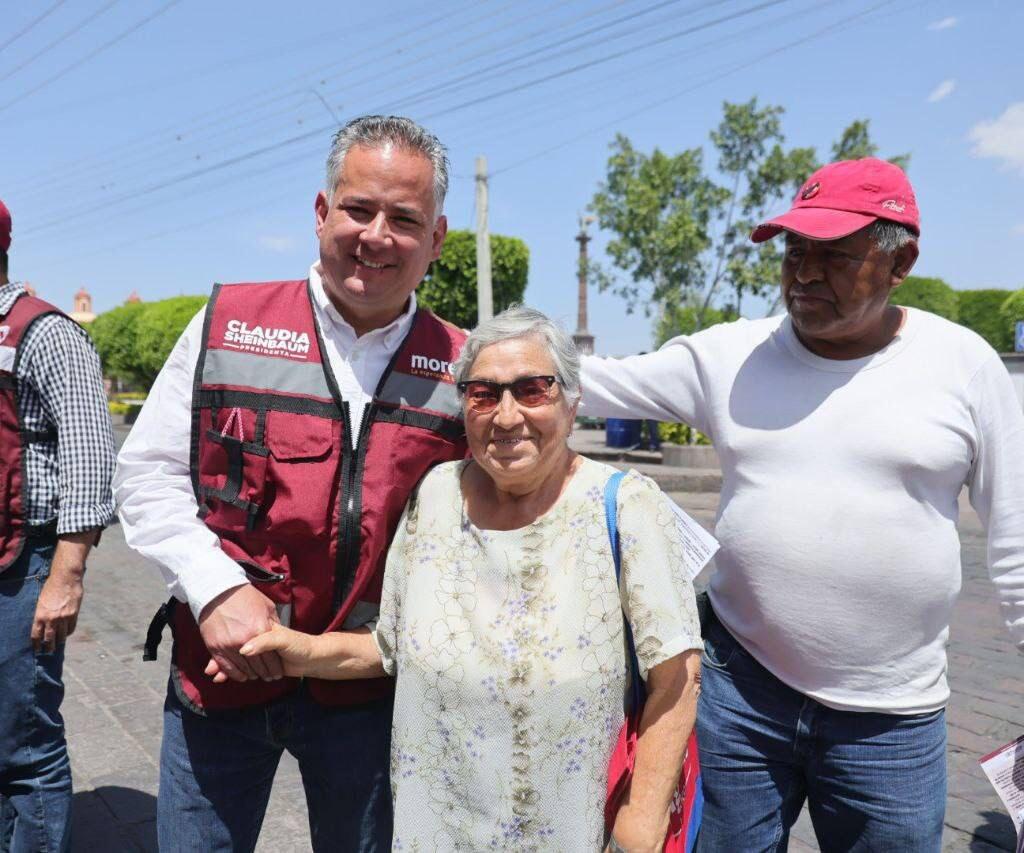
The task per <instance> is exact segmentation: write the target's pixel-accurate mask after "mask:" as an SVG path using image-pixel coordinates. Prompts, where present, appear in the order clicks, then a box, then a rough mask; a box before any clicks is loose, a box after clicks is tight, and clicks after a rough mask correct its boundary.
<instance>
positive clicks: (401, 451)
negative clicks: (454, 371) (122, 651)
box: [171, 281, 466, 710]
mask: <svg viewBox="0 0 1024 853" xmlns="http://www.w3.org/2000/svg"><path fill="white" fill-rule="evenodd" d="M465 337H466V335H465V333H464V332H462V331H461V330H459V329H457V328H455V327H454V326H451V325H449V324H448V323H445V322H443V321H441V320H439V319H438V318H437V317H435V316H434V315H433V314H431V313H430V312H429V311H426V310H419V311H417V312H416V314H415V317H414V319H413V323H412V327H411V328H410V330H409V332H408V334H407V335H406V338H405V340H404V341H403V342H402V343H401V344H400V345H399V348H398V351H397V352H396V354H395V356H394V357H393V358H392V360H391V363H390V364H389V365H388V367H387V369H386V370H385V372H384V375H383V376H382V377H381V380H380V383H379V385H378V386H377V389H376V392H375V393H374V397H373V400H372V402H371V403H370V404H369V405H368V406H367V408H366V410H365V413H364V415H363V420H362V423H361V424H359V423H354V422H353V421H352V419H351V418H350V417H349V407H348V403H346V402H345V401H344V400H342V399H341V397H340V395H339V393H338V388H337V384H336V383H335V380H334V376H333V374H332V373H331V370H330V366H329V363H328V359H327V358H326V356H325V354H324V350H323V343H322V340H321V338H320V336H319V333H318V330H317V325H316V321H315V319H314V313H313V302H312V297H311V296H310V292H309V284H308V282H306V281H285V282H267V283H260V284H231V285H217V286H215V287H214V290H213V296H212V297H211V299H210V302H209V304H208V306H207V309H206V322H205V325H204V327H203V340H204V343H203V349H202V351H201V353H200V356H199V362H198V364H197V367H196V376H195V383H194V386H193V392H192V459H191V468H192V485H193V488H194V490H195V493H196V499H197V500H198V502H199V506H200V517H201V518H202V519H203V521H204V522H205V523H206V525H207V526H208V527H209V528H210V529H211V530H212V531H213V532H214V533H216V534H217V535H218V536H219V537H220V544H221V548H222V549H223V550H224V552H225V553H226V554H228V556H230V557H232V558H233V559H235V560H237V561H238V563H239V564H240V565H241V566H242V568H243V569H244V570H245V573H246V574H247V575H248V577H249V579H250V581H251V582H252V583H253V584H254V585H255V586H256V588H257V589H259V590H260V592H262V593H264V594H265V595H266V596H267V597H268V598H270V599H271V600H272V601H273V602H274V603H275V604H276V605H277V610H278V615H279V617H280V619H281V622H282V623H284V624H286V625H290V626H291V627H293V628H295V629H297V630H300V631H305V632H307V633H311V634H320V633H324V632H326V631H335V630H339V629H342V628H351V627H356V626H359V625H362V624H364V623H365V622H366V621H367V620H368V619H370V618H372V617H373V616H375V615H376V614H377V612H378V610H379V606H380V595H381V581H382V577H383V570H384V562H385V559H386V557H387V549H388V546H389V545H390V544H391V539H392V537H393V536H394V533H395V529H396V527H397V526H398V520H399V518H400V516H401V514H402V510H403V509H404V508H405V504H406V501H407V500H408V498H409V495H410V493H411V492H412V490H413V489H414V488H415V486H416V484H417V483H419V481H420V479H421V478H422V477H423V475H424V474H425V473H426V472H427V471H428V470H429V469H430V468H431V467H432V466H434V465H436V464H437V463H439V462H444V461H447V460H452V459H461V458H463V457H465V455H466V439H465V432H464V429H463V426H462V415H461V408H460V405H459V400H458V396H457V393H456V389H455V385H454V381H453V379H452V377H451V374H450V372H449V365H450V364H451V363H452V362H453V361H454V360H455V359H456V358H457V357H458V354H459V350H460V349H461V347H462V343H463V341H464V340H465ZM353 434H356V435H358V443H357V444H356V446H355V448H353V442H352V436H353ZM171 620H172V625H173V633H174V650H173V652H172V660H171V672H172V676H173V678H174V682H175V685H176V687H177V690H178V695H179V697H180V698H181V699H182V700H183V701H184V702H186V703H187V704H188V705H189V706H190V707H192V708H194V709H204V710H221V709H230V708H238V707H243V706H247V705H253V704H261V703H264V702H269V701H271V700H273V699H276V698H278V697H280V696H283V695H285V694H286V693H288V692H290V691H291V690H294V689H295V688H296V687H297V686H298V683H299V682H298V679H294V678H285V679H281V680H280V681H276V682H263V681H247V682H241V683H240V682H234V681H229V682H227V683H225V684H214V683H213V681H212V680H211V679H210V677H209V676H207V675H205V674H204V672H203V669H204V668H205V666H206V664H207V662H208V660H209V653H208V652H207V650H206V646H205V645H204V644H203V641H202V637H201V636H200V634H199V629H198V627H197V625H196V622H195V619H194V618H193V616H192V613H191V611H190V609H189V608H187V607H176V608H175V609H174V612H173V615H172V617H171ZM307 681H308V687H309V690H310V694H311V695H312V696H313V698H314V699H316V700H317V701H318V702H321V703H323V704H328V705H344V704H354V703H358V702H365V701H368V700H371V699H375V698H379V697H384V696H387V695H389V694H390V693H391V692H392V691H393V690H394V682H393V680H392V679H390V678H379V679H364V680H358V681H325V680H320V679H308V680H307Z"/></svg>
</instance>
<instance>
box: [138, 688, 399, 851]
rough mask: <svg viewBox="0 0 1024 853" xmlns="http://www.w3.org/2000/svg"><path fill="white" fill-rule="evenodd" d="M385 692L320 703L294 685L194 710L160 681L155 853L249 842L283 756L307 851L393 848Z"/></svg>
mask: <svg viewBox="0 0 1024 853" xmlns="http://www.w3.org/2000/svg"><path fill="white" fill-rule="evenodd" d="M391 708H392V700H391V699H385V700H382V701H377V702H371V703H368V704H365V705H357V706H353V707H339V708H328V707H324V706H321V705H318V704H317V703H316V702H314V701H313V700H312V699H310V698H309V695H308V693H307V692H306V690H304V689H302V688H300V689H298V690H296V691H295V692H294V693H292V694H290V695H288V696H285V697H284V698H283V699H279V700H277V701H275V702H271V703H270V704H269V705H263V706H259V707H254V708H245V709H243V710H241V711H232V712H222V713H218V714H211V715H209V716H202V715H200V714H197V713H195V712H193V711H191V710H189V709H188V708H186V707H184V706H183V705H182V703H181V701H180V700H179V699H178V696H177V694H176V693H175V691H174V686H173V684H170V685H168V690H167V701H166V702H165V703H164V737H163V744H162V746H161V750H160V792H159V796H158V797H157V836H158V839H159V844H160V850H161V853H172V851H181V853H192V851H196V850H203V851H214V850H224V851H232V853H239V851H248V850H253V849H254V848H255V846H256V839H257V838H258V837H259V834H260V827H261V825H262V824H263V816H264V814H265V812H266V810H267V801H268V800H269V798H270V788H271V785H272V784H273V781H274V773H275V771H276V770H277V765H278V762H279V761H280V760H281V754H282V753H283V752H284V750H286V749H287V750H288V751H289V752H290V753H291V754H292V755H293V756H295V758H296V759H297V760H298V762H299V770H300V772H301V773H302V784H303V787H304V788H305V792H306V805H307V807H308V809H309V829H310V835H311V837H312V841H313V849H314V850H315V851H317V853H320V851H328V850H330V851H337V850H345V851H366V853H371V851H384V850H390V849H391V783H390V776H389V770H390V764H391V755H390V752H391Z"/></svg>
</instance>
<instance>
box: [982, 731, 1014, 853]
mask: <svg viewBox="0 0 1024 853" xmlns="http://www.w3.org/2000/svg"><path fill="white" fill-rule="evenodd" d="M978 763H979V764H980V765H981V769H982V770H984V771H985V775H986V776H988V780H989V782H991V783H992V787H993V788H995V789H996V793H997V794H999V799H1001V800H1002V801H1003V805H1004V806H1006V810H1007V811H1008V812H1009V813H1010V817H1011V818H1012V819H1013V825H1014V827H1016V829H1017V839H1018V840H1017V850H1018V853H1019V851H1021V850H1024V847H1022V841H1024V835H1022V834H1021V831H1020V828H1021V822H1022V820H1024V735H1021V736H1020V737H1019V738H1017V739H1016V740H1015V741H1013V742H1012V743H1008V744H1006V745H1005V746H1001V747H999V749H997V750H996V751H995V752H990V753H989V754H988V755H986V756H985V757H984V758H982V759H980V760H979V761H978Z"/></svg>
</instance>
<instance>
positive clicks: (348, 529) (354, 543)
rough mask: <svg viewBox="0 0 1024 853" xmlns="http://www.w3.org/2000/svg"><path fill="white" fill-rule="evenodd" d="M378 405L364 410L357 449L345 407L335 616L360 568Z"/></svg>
mask: <svg viewBox="0 0 1024 853" xmlns="http://www.w3.org/2000/svg"><path fill="white" fill-rule="evenodd" d="M375 408H376V403H374V402H373V401H371V402H369V403H367V404H366V406H364V407H363V414H362V416H361V417H360V419H359V430H358V432H357V434H356V443H355V446H353V445H352V426H351V417H350V414H351V408H350V407H349V404H348V402H347V401H346V402H343V403H342V411H343V412H344V432H345V435H344V441H345V447H346V449H347V450H348V453H347V454H346V455H345V456H344V458H343V461H342V471H341V482H342V485H343V486H344V487H345V510H344V516H343V518H342V520H341V522H342V523H341V541H342V548H343V549H344V550H343V552H342V559H341V560H340V566H341V571H340V572H339V573H338V575H337V577H336V578H335V582H334V612H335V613H337V612H338V610H340V609H341V605H342V603H343V602H344V601H345V599H346V598H347V597H348V594H349V592H350V591H351V589H352V584H353V583H354V582H355V577H356V570H357V569H358V568H359V547H360V544H361V542H360V539H361V537H360V527H359V522H360V517H361V516H362V501H360V500H357V497H359V495H358V491H357V490H358V488H359V481H360V479H361V475H362V470H363V464H362V463H363V459H364V458H365V457H366V441H367V434H368V432H369V425H370V424H371V423H373V412H374V409H375Z"/></svg>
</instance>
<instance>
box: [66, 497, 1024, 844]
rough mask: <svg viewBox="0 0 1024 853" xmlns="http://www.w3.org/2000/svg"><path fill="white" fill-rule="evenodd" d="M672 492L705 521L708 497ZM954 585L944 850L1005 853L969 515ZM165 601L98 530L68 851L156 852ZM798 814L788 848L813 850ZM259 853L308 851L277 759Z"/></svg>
mask: <svg viewBox="0 0 1024 853" xmlns="http://www.w3.org/2000/svg"><path fill="white" fill-rule="evenodd" d="M673 497H674V498H675V499H676V500H677V502H678V503H680V504H681V505H682V506H684V507H685V508H687V509H688V510H689V511H690V512H692V513H693V514H694V515H695V516H696V517H697V518H698V520H700V521H701V522H702V523H705V524H706V525H710V523H711V521H712V519H713V517H714V512H715V508H716V506H717V495H714V494H683V493H676V494H673ZM962 538H963V551H964V588H963V593H962V595H961V598H960V602H959V604H958V606H957V610H956V615H955V619H954V624H953V638H952V645H951V650H950V652H951V653H950V669H951V680H952V684H953V700H952V702H951V705H950V708H949V724H950V725H949V771H950V778H949V801H948V808H947V816H946V822H947V829H946V842H945V849H947V850H951V851H952V850H956V851H968V850H969V851H974V853H984V851H993V850H1008V849H1012V847H1011V845H1012V841H1013V834H1012V832H1013V831H1012V825H1011V823H1010V820H1009V818H1008V817H1007V816H1006V815H1005V814H1004V813H1003V811H1002V809H1001V806H1000V803H999V801H998V799H997V798H996V796H995V794H994V793H993V792H992V791H991V789H990V787H989V785H988V782H987V780H986V779H985V778H984V776H983V774H982V773H981V771H980V769H979V768H978V766H977V763H976V759H977V757H978V756H980V755H982V754H984V753H986V752H988V751H990V750H992V749H994V748H995V747H997V746H999V745H1001V744H1003V743H1005V742H1006V741H1008V740H1010V739H1012V738H1013V737H1015V736H1017V735H1018V734H1020V733H1021V732H1024V679H1021V678H1020V673H1021V668H1022V661H1021V660H1020V658H1019V657H1018V655H1017V653H1016V652H1015V651H1014V650H1013V649H1012V648H1011V647H1010V644H1009V642H1008V639H1007V635H1006V634H1005V631H1004V629H1003V627H1002V625H1001V623H1000V620H999V615H998V608H997V606H996V602H995V598H994V596H993V593H992V590H991V587H990V586H989V584H988V582H987V579H986V575H985V570H984V568H983V564H982V560H983V555H984V543H983V541H982V539H981V536H980V527H979V524H978V521H977V518H976V517H975V516H974V514H973V513H971V512H970V510H969V509H968V510H967V511H966V512H965V514H964V520H963V523H962ZM163 597H164V589H163V585H162V582H161V581H160V579H159V576H158V574H157V572H156V570H155V569H152V568H150V567H148V566H146V565H144V564H143V563H142V561H141V560H139V559H138V558H136V557H135V556H134V555H133V554H132V552H130V551H129V550H128V548H127V547H126V546H125V544H124V540H123V537H122V535H121V531H120V528H119V527H117V526H115V527H113V528H111V529H110V530H108V531H107V533H106V534H105V535H104V538H103V543H102V546H101V547H100V549H99V550H98V551H97V552H96V554H95V556H94V558H93V559H92V560H91V561H90V566H89V573H88V577H87V582H86V601H85V606H84V608H83V611H82V618H81V620H80V621H79V629H78V631H77V632H76V634H75V635H74V637H73V638H72V640H71V641H70V643H69V645H68V649H67V666H66V680H67V699H66V701H65V704H64V713H65V720H66V723H67V727H68V732H69V740H70V744H71V760H72V765H73V767H74V773H75V788H76V791H77V793H76V795H75V814H74V850H76V851H97V850H101V851H136V850H155V849H156V837H155V836H156V833H155V829H154V813H155V803H156V800H155V795H156V787H157V762H158V757H159V748H160V728H161V710H160V709H161V705H162V701H163V694H164V689H165V684H166V677H167V656H168V651H169V649H168V645H169V643H168V642H167V641H166V640H165V642H164V645H163V646H161V650H160V651H161V657H160V660H159V661H158V662H157V663H143V662H142V660H141V655H142V653H141V648H142V641H143V637H144V634H145V631H146V627H147V625H148V623H149V618H150V616H151V615H152V612H153V610H154V609H155V608H156V607H157V605H158V604H159V603H160V602H161V600H162V599H163ZM813 839H814V836H813V833H812V831H811V829H810V824H809V822H808V821H807V818H806V814H805V815H804V816H803V817H802V818H801V821H800V823H799V824H798V825H797V827H796V830H795V832H794V837H793V841H792V843H791V845H790V849H791V850H794V851H807V850H816V849H817V847H816V845H815V844H814V840H813ZM258 849H260V850H265V851H271V850H273V851H292V850H294V851H300V850H308V849H309V833H308V828H307V825H306V812H305V804H304V800H303V795H302V787H301V783H300V781H299V778H298V773H297V771H296V767H295V763H294V761H292V760H291V759H290V758H289V757H288V756H285V758H284V760H283V761H282V764H281V768H280V771H279V773H278V777H277V781H276V783H275V786H274V792H273V795H272V798H271V802H270V808H269V810H268V813H267V819H266V822H265V824H264V828H263V834H262V836H261V839H260V845H259V848H258Z"/></svg>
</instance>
